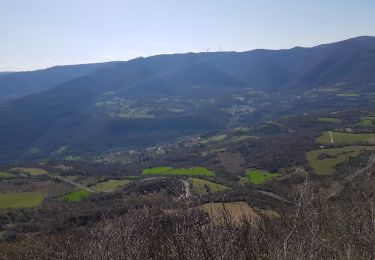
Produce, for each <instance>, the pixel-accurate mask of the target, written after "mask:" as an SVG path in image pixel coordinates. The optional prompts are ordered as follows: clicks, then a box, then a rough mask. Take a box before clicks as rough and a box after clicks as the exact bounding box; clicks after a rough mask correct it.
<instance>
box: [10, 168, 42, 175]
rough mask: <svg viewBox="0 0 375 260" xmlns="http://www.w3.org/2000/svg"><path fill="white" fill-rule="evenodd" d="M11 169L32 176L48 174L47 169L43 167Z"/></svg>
mask: <svg viewBox="0 0 375 260" xmlns="http://www.w3.org/2000/svg"><path fill="white" fill-rule="evenodd" d="M10 171H11V172H16V173H27V174H30V175H32V176H38V175H44V174H48V172H47V171H46V170H44V169H41V168H27V167H15V168H12V169H10Z"/></svg>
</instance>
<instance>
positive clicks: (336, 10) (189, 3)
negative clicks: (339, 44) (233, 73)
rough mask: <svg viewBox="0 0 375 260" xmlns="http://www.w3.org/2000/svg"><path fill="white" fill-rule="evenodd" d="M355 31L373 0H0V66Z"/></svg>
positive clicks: (278, 45) (292, 41) (289, 42)
mask: <svg viewBox="0 0 375 260" xmlns="http://www.w3.org/2000/svg"><path fill="white" fill-rule="evenodd" d="M361 35H372V36H375V1H374V0H313V1H312V0H63V1H57V0H55V1H53V0H0V36H1V38H0V71H19V70H34V69H38V68H45V67H50V66H54V65H63V64H79V63H91V62H104V61H110V60H128V59H132V58H134V57H138V56H149V55H154V54H159V53H177V52H178V53H183V52H190V51H193V52H203V51H206V50H207V49H209V50H210V51H218V50H219V49H220V47H221V48H222V50H223V51H245V50H251V49H256V48H266V49H283V48H290V47H294V46H306V47H309V46H314V45H318V44H321V43H328V42H334V41H339V40H344V39H347V38H351V37H355V36H361Z"/></svg>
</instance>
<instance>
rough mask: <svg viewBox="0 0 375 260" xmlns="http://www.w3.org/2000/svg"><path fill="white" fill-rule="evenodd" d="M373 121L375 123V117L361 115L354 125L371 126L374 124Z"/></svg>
mask: <svg viewBox="0 0 375 260" xmlns="http://www.w3.org/2000/svg"><path fill="white" fill-rule="evenodd" d="M374 123H375V117H372V116H365V117H361V120H359V122H358V123H356V125H358V126H362V127H371V126H374Z"/></svg>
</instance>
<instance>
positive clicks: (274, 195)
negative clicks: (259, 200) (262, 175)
mask: <svg viewBox="0 0 375 260" xmlns="http://www.w3.org/2000/svg"><path fill="white" fill-rule="evenodd" d="M256 191H257V192H259V193H261V194H263V195H266V196H268V197H270V198H273V199H276V200H278V201H281V202H284V203H288V204H291V203H293V202H291V201H290V200H287V199H286V198H284V197H281V196H280V195H277V194H275V193H273V192H270V191H264V190H256Z"/></svg>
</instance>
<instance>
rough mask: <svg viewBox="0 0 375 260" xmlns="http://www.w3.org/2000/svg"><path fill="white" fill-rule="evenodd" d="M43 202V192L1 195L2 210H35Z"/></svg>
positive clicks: (0, 206) (0, 205)
mask: <svg viewBox="0 0 375 260" xmlns="http://www.w3.org/2000/svg"><path fill="white" fill-rule="evenodd" d="M42 201H43V194H42V193H41V192H12V193H0V208H2V209H6V208H33V207H35V206H37V205H39V204H40V203H41V202H42Z"/></svg>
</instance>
